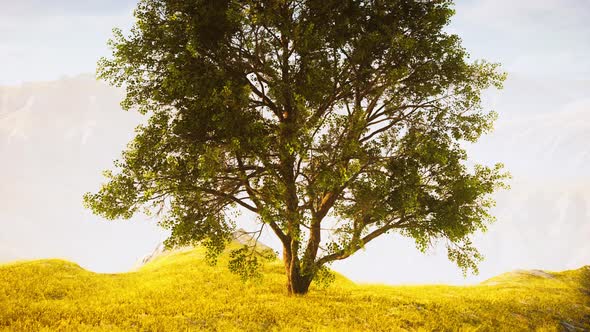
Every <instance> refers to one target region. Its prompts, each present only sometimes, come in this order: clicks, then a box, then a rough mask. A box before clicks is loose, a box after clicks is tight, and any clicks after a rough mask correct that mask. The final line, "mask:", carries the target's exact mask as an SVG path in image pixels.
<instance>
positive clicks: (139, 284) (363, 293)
mask: <svg viewBox="0 0 590 332" xmlns="http://www.w3.org/2000/svg"><path fill="white" fill-rule="evenodd" d="M226 263H227V257H226V256H223V257H222V258H221V260H220V262H219V264H218V265H217V266H209V265H207V264H206V263H205V257H204V252H203V251H202V250H200V249H194V250H189V251H184V252H176V253H169V254H165V255H163V256H162V257H159V258H158V259H156V260H155V261H153V262H151V263H149V264H147V265H146V266H144V267H142V268H141V269H140V270H138V271H136V272H130V273H122V274H96V273H92V272H89V271H86V270H84V269H82V268H81V267H80V266H78V265H76V264H74V263H70V262H66V261H63V260H39V261H31V262H23V263H14V264H9V265H2V266H0V330H10V331H36V330H64V331H70V330H95V331H117V330H141V331H193V330H218V331H234V330H240V331H243V330H247V331H275V330H278V331H363V330H364V331H391V330H393V331H396V330H418V331H431V330H438V331H446V330H453V331H455V330H459V331H474V330H477V331H492V330H494V331H496V330H506V331H525V330H540V331H561V330H571V331H574V330H575V329H578V330H579V331H583V330H589V329H590V266H587V267H584V268H581V269H578V270H572V271H565V272H557V273H550V274H536V273H528V272H520V273H508V274H504V275H501V276H498V277H496V278H493V279H491V280H489V281H487V282H485V283H482V284H481V285H477V286H463V287H458V286H442V285H436V286H384V285H356V284H354V283H352V282H351V281H349V280H347V279H346V278H344V277H342V276H337V278H336V282H335V283H334V284H333V285H332V286H330V287H329V288H327V289H318V288H313V287H312V289H311V291H310V293H309V294H308V295H306V296H304V297H298V296H292V297H289V296H286V291H285V286H284V275H283V274H282V272H283V268H282V266H281V264H280V262H278V261H277V262H273V263H269V264H267V265H266V266H265V267H264V270H265V271H264V277H263V279H261V280H257V281H250V282H246V283H243V282H242V281H241V280H240V279H239V277H238V276H235V275H233V274H231V273H229V272H228V271H227V268H226Z"/></svg>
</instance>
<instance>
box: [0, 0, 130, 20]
mask: <svg viewBox="0 0 590 332" xmlns="http://www.w3.org/2000/svg"><path fill="white" fill-rule="evenodd" d="M136 3H137V0H91V1H79V0H52V1H46V0H19V1H13V0H0V8H2V10H1V11H0V17H20V18H23V17H34V16H53V15H58V16H64V15H65V16H70V15H89V16H97V15H113V14H117V13H120V12H122V11H127V10H129V9H130V8H133V7H134V6H135V4H136Z"/></svg>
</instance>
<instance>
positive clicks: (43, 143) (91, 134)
mask: <svg viewBox="0 0 590 332" xmlns="http://www.w3.org/2000/svg"><path fill="white" fill-rule="evenodd" d="M122 98H123V91H121V90H120V89H116V88H112V87H109V86H108V85H106V84H105V83H103V82H99V81H97V80H96V79H95V78H94V77H93V76H91V75H81V76H77V77H71V78H63V79H60V80H57V81H51V82H37V83H25V84H22V85H20V86H15V87H0V161H1V162H0V183H1V185H0V234H1V235H3V236H0V240H1V241H2V242H1V243H2V244H5V245H6V246H8V247H11V248H12V249H13V252H15V253H16V255H17V257H13V256H14V255H11V256H10V259H13V258H32V257H53V256H58V257H66V258H70V259H73V260H77V261H80V262H82V264H84V263H85V262H94V263H93V264H94V265H90V266H89V267H90V268H92V269H95V270H99V271H100V270H104V271H108V270H111V269H113V268H114V269H118V270H125V269H128V268H129V267H130V266H131V265H132V262H133V261H134V260H135V259H137V257H138V256H140V255H141V254H143V253H144V252H145V251H146V250H148V248H150V247H152V245H153V244H152V243H155V242H159V241H160V240H161V237H162V232H161V231H159V230H157V228H156V227H155V225H154V223H153V222H152V223H140V224H136V225H132V224H130V223H117V224H112V223H105V222H100V221H99V218H96V217H94V216H92V215H91V214H90V213H89V212H88V211H86V210H84V209H83V207H82V195H83V194H84V193H85V192H87V191H92V190H97V189H98V188H99V186H100V183H101V182H102V181H103V178H102V175H101V174H102V171H103V170H104V169H108V168H112V162H113V160H115V159H116V158H118V157H119V156H120V152H121V150H122V149H123V148H124V147H125V145H126V144H127V142H129V140H130V139H131V138H132V137H133V135H134V132H133V129H134V128H135V126H137V125H138V124H139V123H140V122H141V121H142V120H141V117H140V116H139V115H138V114H137V113H134V112H124V111H122V110H121V107H120V106H119V103H120V101H121V100H122ZM131 230H133V231H131ZM134 232H135V233H136V236H137V239H138V240H136V239H135V238H132V239H129V237H130V236H129V234H132V233H134ZM142 237H143V239H141V240H139V239H140V238H142ZM135 241H137V242H142V241H147V243H143V242H142V244H138V243H137V242H135ZM150 241H151V242H150ZM138 246H139V247H138ZM1 252H2V248H1V247H0V253H1ZM103 255H104V256H105V258H104V259H102V260H101V259H100V258H99V259H96V257H101V256H103ZM3 257H4V255H2V254H0V261H1V260H5V259H4V258H3ZM109 260H110V262H109Z"/></svg>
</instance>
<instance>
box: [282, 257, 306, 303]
mask: <svg viewBox="0 0 590 332" xmlns="http://www.w3.org/2000/svg"><path fill="white" fill-rule="evenodd" d="M293 258H294V257H292V256H291V255H290V254H289V253H288V252H287V251H285V252H284V253H283V261H284V263H285V272H286V275H287V292H288V293H289V295H293V294H295V295H303V294H306V293H307V292H308V291H309V285H310V284H311V281H312V279H313V278H312V276H311V275H303V274H302V273H301V268H300V266H299V260H298V259H297V258H296V257H295V259H293Z"/></svg>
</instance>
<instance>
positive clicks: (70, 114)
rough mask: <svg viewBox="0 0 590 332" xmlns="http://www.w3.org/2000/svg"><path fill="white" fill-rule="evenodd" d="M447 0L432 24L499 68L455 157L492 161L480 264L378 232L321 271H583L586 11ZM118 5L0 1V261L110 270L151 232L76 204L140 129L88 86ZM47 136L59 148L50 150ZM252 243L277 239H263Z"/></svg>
mask: <svg viewBox="0 0 590 332" xmlns="http://www.w3.org/2000/svg"><path fill="white" fill-rule="evenodd" d="M456 3H457V4H456V6H455V8H456V15H455V17H454V19H453V21H452V24H451V25H450V26H449V27H448V30H449V31H450V32H453V33H456V34H458V35H459V36H461V38H462V39H463V45H464V46H465V47H466V48H467V50H468V51H469V52H470V54H471V57H472V59H474V60H475V59H480V58H484V59H487V60H489V61H492V62H499V63H501V64H502V68H503V69H504V70H505V71H507V72H508V74H509V79H508V81H507V82H506V84H505V88H504V90H502V91H488V92H486V94H485V97H486V98H485V102H486V104H487V105H488V106H489V107H490V108H493V109H495V110H496V111H497V112H498V113H499V115H500V117H499V120H498V122H497V125H496V131H495V132H494V133H493V134H491V135H489V136H486V137H484V138H482V139H481V140H480V142H479V143H477V144H475V145H473V146H469V147H468V151H469V152H470V156H471V157H472V159H473V160H474V161H476V162H482V163H486V164H492V163H495V162H498V161H502V162H504V163H505V164H506V166H507V168H508V169H509V170H510V171H511V173H512V174H513V177H514V179H513V183H511V184H512V190H510V191H507V192H500V193H498V194H497V196H496V198H497V201H498V205H497V207H496V208H495V209H494V211H493V212H494V214H495V215H496V216H497V218H498V221H497V222H496V223H495V224H494V225H493V226H491V227H490V230H489V231H488V233H486V234H477V235H476V243H477V244H478V246H479V248H480V249H481V251H482V252H483V253H484V255H485V256H486V260H485V261H484V262H483V263H482V264H481V274H480V275H479V276H470V277H468V278H463V277H462V276H461V273H460V272H459V269H458V268H456V267H455V266H453V265H452V263H449V262H448V261H447V260H446V257H445V255H444V252H442V250H441V248H440V247H436V248H434V249H433V250H431V251H429V252H428V253H427V254H426V255H423V254H422V253H419V252H417V251H416V250H415V249H414V248H413V244H412V242H411V241H409V240H407V239H404V238H401V237H399V236H395V235H394V236H391V237H389V238H383V239H379V240H377V241H375V242H374V243H371V244H370V245H368V246H367V248H366V249H365V250H364V251H362V252H359V253H358V254H356V255H354V256H353V257H352V258H350V259H349V260H347V261H343V262H340V263H337V264H335V265H334V268H335V269H336V270H338V271H340V272H342V273H344V274H345V275H347V276H349V277H351V278H352V279H353V280H355V281H359V282H382V283H458V284H460V283H469V282H477V281H481V280H484V279H486V278H489V277H491V276H493V275H496V274H499V273H502V272H506V271H509V270H512V269H518V268H544V269H553V270H560V269H566V268H575V267H579V266H581V265H584V264H586V265H588V264H590V246H588V244H586V243H587V239H588V238H590V213H589V211H590V191H589V189H587V188H590V186H587V184H590V171H589V170H588V168H587V166H586V165H587V164H588V162H590V151H589V148H588V147H587V146H586V145H587V144H586V142H588V141H589V140H590V135H589V133H590V25H589V24H587V22H588V21H589V20H590V1H586V0H519V1H511V0H478V1H476V0H463V1H461V0H459V1H456ZM134 5H135V2H134V1H129V0H117V1H115V0H108V1H105V0H102V1H78V0H76V1H74V0H55V1H41V0H37V1H33V0H19V1H9V0H0V160H2V159H4V161H3V162H2V163H0V180H1V182H0V183H1V184H0V261H10V260H13V259H31V258H44V257H62V258H66V259H70V260H73V261H75V262H77V263H79V264H81V265H82V266H83V267H85V268H88V269H90V270H93V271H98V272H122V271H126V270H129V269H130V268H131V267H132V266H133V264H134V263H135V262H136V261H137V260H138V259H140V258H141V257H142V256H143V255H145V254H148V253H149V252H150V251H151V250H152V249H153V248H154V247H155V246H156V245H157V244H158V243H159V242H160V241H161V240H162V239H164V238H165V236H166V233H165V232H164V231H162V230H160V229H158V228H157V227H156V226H155V224H154V220H149V219H146V218H142V217H138V218H135V219H134V220H131V221H126V222H107V221H104V220H101V219H100V218H98V217H95V216H92V215H91V214H90V213H89V212H88V211H85V210H84V209H83V208H82V207H81V199H80V196H81V194H82V193H84V192H86V191H90V190H94V188H97V186H98V185H99V184H100V183H101V181H102V179H101V177H100V172H101V170H103V169H106V168H109V167H110V165H111V162H112V160H113V159H115V158H116V157H117V156H118V153H119V152H120V151H121V149H122V148H124V146H125V144H126V142H127V141H128V140H129V139H130V138H131V137H132V136H133V127H134V126H135V125H136V124H137V123H139V121H141V119H140V118H139V117H138V116H137V115H133V114H128V113H125V112H122V111H120V110H119V107H118V106H117V103H118V101H119V100H120V99H121V98H122V92H121V91H119V90H116V89H114V88H109V87H107V86H105V85H104V84H102V83H99V82H95V81H94V79H93V77H92V75H93V73H94V72H95V68H96V62H97V60H98V58H100V57H101V56H107V55H109V50H108V48H107V46H106V41H107V39H108V38H109V37H110V36H111V30H112V28H114V27H120V28H123V29H126V28H128V27H130V26H131V24H132V23H133V17H132V11H133V8H134ZM42 134H43V135H42ZM47 137H59V138H60V140H57V138H56V141H55V144H54V145H55V146H56V147H55V148H48V147H47V146H48V145H47V144H48V142H49V141H48V139H47ZM71 142H77V145H73V144H70V143H71ZM55 179H59V180H55ZM248 218H249V216H247V215H246V216H244V217H243V219H242V221H243V224H244V225H245V227H248V225H250V224H249V223H248V221H247V219H248ZM263 241H264V242H265V243H267V244H269V245H271V246H276V245H277V241H276V239H274V238H273V237H272V236H271V235H270V234H265V236H264V237H263Z"/></svg>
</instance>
